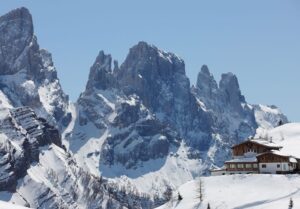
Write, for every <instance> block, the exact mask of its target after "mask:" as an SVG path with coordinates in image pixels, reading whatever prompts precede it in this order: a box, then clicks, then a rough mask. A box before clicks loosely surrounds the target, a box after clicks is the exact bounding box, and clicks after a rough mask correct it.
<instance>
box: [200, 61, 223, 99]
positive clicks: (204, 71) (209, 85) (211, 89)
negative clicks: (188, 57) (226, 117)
mask: <svg viewBox="0 0 300 209" xmlns="http://www.w3.org/2000/svg"><path fill="white" fill-rule="evenodd" d="M196 87H197V88H198V93H199V95H201V96H207V97H209V98H212V97H213V95H214V94H216V92H217V90H218V84H217V82H216V80H215V78H214V76H213V75H212V74H211V73H210V72H209V69H208V67H207V65H203V66H202V67H201V70H200V72H199V73H198V77H197V84H196Z"/></svg>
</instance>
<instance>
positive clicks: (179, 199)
mask: <svg viewBox="0 0 300 209" xmlns="http://www.w3.org/2000/svg"><path fill="white" fill-rule="evenodd" d="M182 199H183V197H182V196H181V194H180V193H179V192H178V197H177V200H178V201H181V200H182Z"/></svg>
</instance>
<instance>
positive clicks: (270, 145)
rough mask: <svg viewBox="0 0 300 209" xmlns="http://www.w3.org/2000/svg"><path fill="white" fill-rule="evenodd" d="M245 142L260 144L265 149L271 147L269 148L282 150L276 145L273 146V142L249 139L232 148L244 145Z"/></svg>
mask: <svg viewBox="0 0 300 209" xmlns="http://www.w3.org/2000/svg"><path fill="white" fill-rule="evenodd" d="M246 142H253V143H256V144H260V145H262V146H265V147H271V148H282V146H280V145H278V144H275V143H274V142H270V141H268V140H266V139H249V140H247V141H244V142H242V143H239V144H236V145H234V146H233V147H235V146H237V145H240V144H244V143H246Z"/></svg>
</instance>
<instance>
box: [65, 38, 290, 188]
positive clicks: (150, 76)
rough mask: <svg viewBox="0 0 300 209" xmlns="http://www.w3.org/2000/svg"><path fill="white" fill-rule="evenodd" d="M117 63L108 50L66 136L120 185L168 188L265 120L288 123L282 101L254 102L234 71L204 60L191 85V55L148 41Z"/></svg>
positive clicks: (87, 162)
mask: <svg viewBox="0 0 300 209" xmlns="http://www.w3.org/2000/svg"><path fill="white" fill-rule="evenodd" d="M114 64H115V66H114V67H112V57H111V55H107V54H105V53H104V52H103V51H100V53H99V55H98V56H97V58H96V60H95V62H94V64H93V65H92V67H91V69H90V75H89V80H88V82H87V85H86V89H85V91H84V92H83V93H82V94H81V95H80V98H79V99H78V101H77V103H76V105H75V107H74V109H73V113H74V114H73V115H74V117H73V120H72V122H71V123H70V124H71V125H70V126H69V127H68V128H67V129H66V130H65V132H64V134H63V138H64V143H65V144H66V146H67V148H68V149H69V150H70V151H71V152H72V153H73V154H74V155H75V157H76V159H77V161H78V162H79V163H80V165H81V166H82V167H84V168H85V170H88V171H89V172H91V173H93V174H94V175H103V176H105V177H107V178H110V179H111V180H112V181H117V182H118V183H119V184H122V182H127V181H129V182H131V183H132V184H134V185H136V187H137V188H138V189H141V190H142V191H145V192H151V193H152V194H155V193H162V192H163V189H161V188H166V185H171V187H177V186H179V185H180V184H181V183H182V182H183V181H186V180H188V179H192V178H194V177H195V176H199V175H201V173H206V172H207V170H208V169H209V168H210V166H212V165H216V166H221V165H222V164H223V162H224V161H225V160H226V159H227V158H229V157H230V147H231V146H232V144H235V143H238V142H240V141H242V140H245V139H246V138H247V137H249V136H253V135H254V134H255V133H256V130H257V129H258V128H262V124H268V127H266V126H264V127H263V128H271V127H274V126H276V125H277V123H276V122H275V121H277V122H279V121H280V120H281V121H282V122H283V123H286V122H287V118H286V117H285V116H284V115H283V114H281V113H280V111H279V110H278V109H276V108H275V109H273V110H274V111H266V110H267V109H268V108H270V107H267V106H263V105H260V106H259V105H251V104H248V103H247V102H246V99H245V97H244V96H243V95H242V93H241V91H240V88H239V83H238V80H237V77H236V76H235V75H234V74H232V73H226V74H223V75H222V78H221V80H220V82H219V84H217V82H216V81H215V79H214V77H213V75H212V74H211V73H210V72H209V69H208V67H207V66H205V65H204V66H203V67H202V68H201V70H200V72H199V74H198V79H197V84H196V85H195V86H192V87H190V82H189V79H188V78H187V77H186V74H185V65H184V61H183V60H182V59H181V58H179V57H178V56H177V55H175V54H173V53H169V52H164V51H162V50H160V49H158V48H157V47H155V46H153V45H150V44H147V43H146V42H139V43H138V44H137V45H135V46H133V47H132V48H131V49H130V50H129V54H128V55H127V57H126V59H125V61H124V63H123V64H121V66H120V67H118V65H117V62H116V61H115V62H114ZM259 107H264V108H259ZM275 110H276V111H277V112H276V111H275ZM265 111H266V112H265ZM267 115H268V116H267ZM174 170H176V172H175V173H174ZM150 173H151V174H150ZM145 181H149V182H150V183H148V184H147V185H146V186H144V185H143V186H142V185H140V183H141V182H145Z"/></svg>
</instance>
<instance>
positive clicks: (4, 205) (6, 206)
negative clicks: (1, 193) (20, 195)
mask: <svg viewBox="0 0 300 209" xmlns="http://www.w3.org/2000/svg"><path fill="white" fill-rule="evenodd" d="M0 209H29V208H27V207H23V206H19V205H15V204H12V203H8V202H3V201H0Z"/></svg>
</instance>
